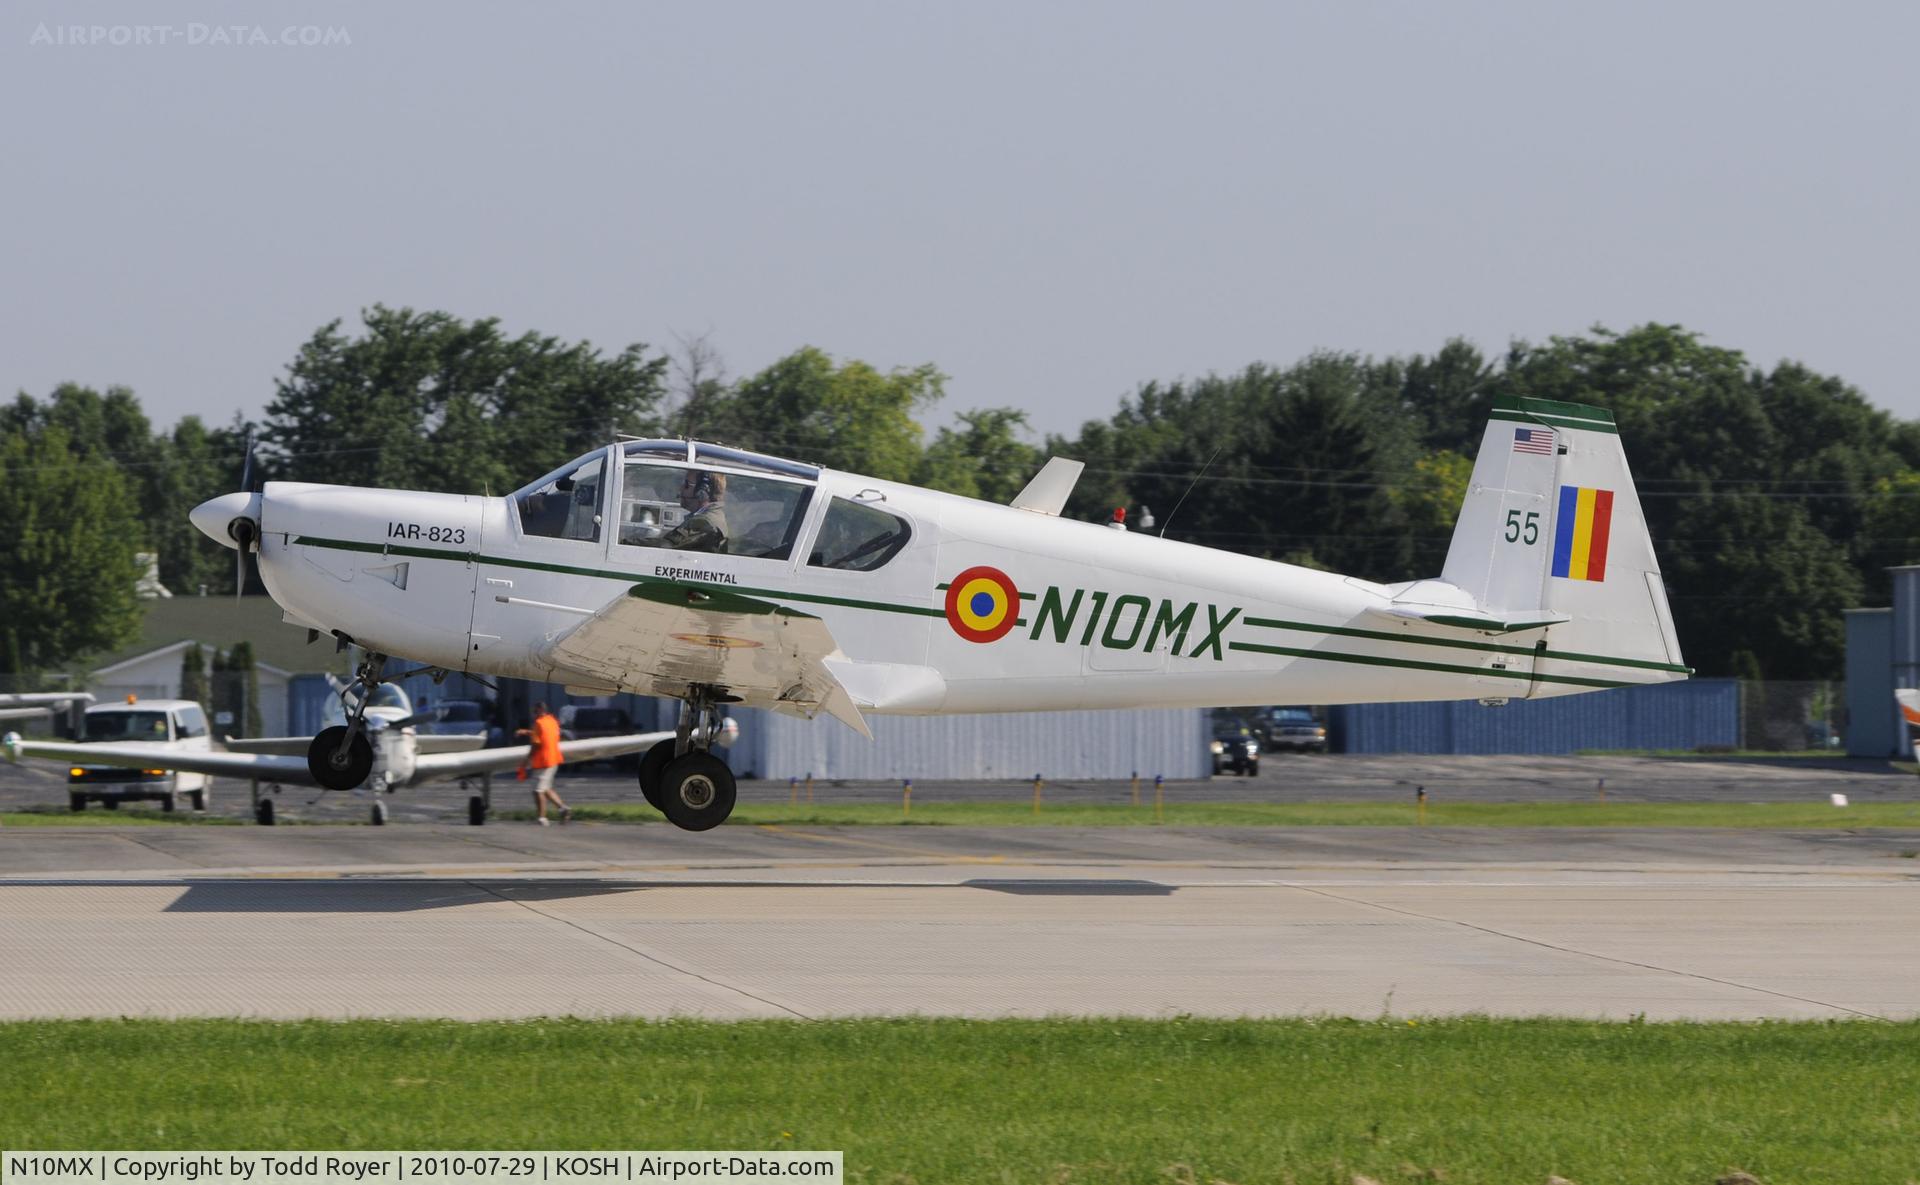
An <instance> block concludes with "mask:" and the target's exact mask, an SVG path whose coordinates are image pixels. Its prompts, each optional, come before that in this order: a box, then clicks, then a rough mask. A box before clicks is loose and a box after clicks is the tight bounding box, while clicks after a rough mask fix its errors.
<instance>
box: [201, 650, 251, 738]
mask: <svg viewBox="0 0 1920 1185" xmlns="http://www.w3.org/2000/svg"><path fill="white" fill-rule="evenodd" d="M213 672H214V675H213V717H214V719H215V721H216V722H217V721H218V720H220V718H221V716H222V714H224V715H225V718H226V721H227V723H226V724H225V725H222V726H221V727H222V729H223V731H225V733H226V735H229V736H241V737H257V736H259V735H260V731H261V725H260V671H259V669H258V667H257V666H256V665H255V663H254V659H253V644H252V643H251V642H235V643H234V644H233V649H231V650H229V651H227V652H226V653H224V654H223V653H220V652H219V651H215V652H214V656H213Z"/></svg>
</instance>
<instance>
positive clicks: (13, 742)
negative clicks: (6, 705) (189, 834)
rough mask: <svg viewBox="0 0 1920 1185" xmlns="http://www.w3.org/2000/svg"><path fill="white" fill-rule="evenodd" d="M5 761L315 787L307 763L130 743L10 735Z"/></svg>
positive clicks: (302, 759)
mask: <svg viewBox="0 0 1920 1185" xmlns="http://www.w3.org/2000/svg"><path fill="white" fill-rule="evenodd" d="M5 748H6V754H7V759H8V760H9V761H17V760H19V759H20V758H22V757H43V758H46V759H47V760H49V761H64V762H66V763H68V764H69V765H112V766H118V767H120V768H122V769H178V770H185V771H187V772H188V773H195V774H214V775H217V776H222V777H229V778H258V779H259V780H260V781H262V782H279V783H282V784H284V785H294V786H317V785H319V783H318V782H315V781H314V780H313V774H312V773H310V772H308V770H307V759H306V757H304V756H301V757H286V756H281V755H277V754H263V753H211V752H209V753H182V752H180V751H179V750H178V749H164V748H160V747H159V746H149V745H143V744H140V743H139V742H138V741H130V742H127V743H126V744H119V745H72V744H64V743H61V742H57V741H23V740H21V739H20V738H19V737H17V736H15V735H13V734H12V733H9V734H7V737H6V741H5Z"/></svg>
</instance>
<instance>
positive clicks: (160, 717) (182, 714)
mask: <svg viewBox="0 0 1920 1185" xmlns="http://www.w3.org/2000/svg"><path fill="white" fill-rule="evenodd" d="M81 740H82V741H84V742H87V743H94V744H104V743H107V742H115V743H121V744H124V743H126V742H128V741H138V742H140V743H142V744H150V745H153V746H154V747H155V748H156V749H159V750H163V751H168V752H176V753H205V752H208V751H209V750H211V749H212V748H213V741H212V738H210V737H209V736H208V735H207V714H206V713H205V712H204V711H202V710H201V708H200V705H199V704H196V703H194V702H193V701H192V700H184V699H146V700H135V699H131V698H130V699H128V700H127V701H126V702H125V703H111V704H96V705H94V706H93V707H91V708H88V709H87V713H86V735H85V736H84V737H82V738H81ZM211 781H212V779H211V778H209V777H208V776H207V775H206V774H192V773H186V772H183V771H178V770H169V769H122V768H120V767H119V766H112V765H84V764H75V765H73V766H72V767H71V768H69V769H68V770H67V806H68V808H69V809H71V810H76V811H84V810H86V809H87V802H88V800H89V799H92V800H97V801H98V802H99V803H100V804H101V805H102V806H104V807H106V808H107V809H108V810H117V809H118V808H119V806H120V804H121V803H123V802H137V801H141V800H147V801H153V802H158V803H159V804H160V809H161V810H163V811H170V810H173V809H174V808H175V807H177V806H179V805H180V797H181V796H182V795H185V796H186V797H187V799H188V801H190V802H191V803H192V804H193V809H194V810H196V811H204V810H206V809H207V791H208V788H209V783H211Z"/></svg>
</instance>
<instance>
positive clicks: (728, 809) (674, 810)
mask: <svg viewBox="0 0 1920 1185" xmlns="http://www.w3.org/2000/svg"><path fill="white" fill-rule="evenodd" d="M735 790H736V787H735V785H734V779H733V771H732V770H730V769H728V768H727V763H726V762H724V761H722V760H720V759H719V758H718V757H715V756H714V755H713V754H711V753H699V752H695V753H688V754H687V755H686V756H684V757H676V758H674V759H673V760H672V761H671V762H669V763H668V764H667V768H666V770H665V772H663V773H662V774H661V775H660V797H661V799H662V800H663V801H662V805H661V808H660V809H661V810H662V811H664V812H665V813H666V816H667V822H669V823H672V824H673V825H674V826H675V827H678V828H680V829H681V830H682V831H709V830H711V829H713V828H715V827H718V826H719V825H720V824H722V823H724V822H726V821H727V816H728V815H731V814H732V813H733V800H734V794H735Z"/></svg>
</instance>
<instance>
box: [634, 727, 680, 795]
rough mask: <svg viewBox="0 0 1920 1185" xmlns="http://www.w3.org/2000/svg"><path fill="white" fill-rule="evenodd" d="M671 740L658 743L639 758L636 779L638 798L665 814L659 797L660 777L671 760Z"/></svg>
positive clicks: (672, 743)
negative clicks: (638, 781)
mask: <svg viewBox="0 0 1920 1185" xmlns="http://www.w3.org/2000/svg"><path fill="white" fill-rule="evenodd" d="M673 745H674V742H673V738H671V737H669V738H667V739H666V740H664V741H658V742H656V743H655V744H654V746H653V748H651V749H648V750H647V752H646V755H645V756H643V757H642V758H640V766H639V772H638V777H639V779H640V796H641V797H642V798H645V799H646V800H647V805H648V806H650V807H652V808H653V809H654V810H656V811H659V812H661V813H662V814H665V813H666V809H667V808H666V799H664V798H662V797H660V775H661V774H663V773H665V772H666V769H667V765H668V763H669V762H671V761H672V760H673Z"/></svg>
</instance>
